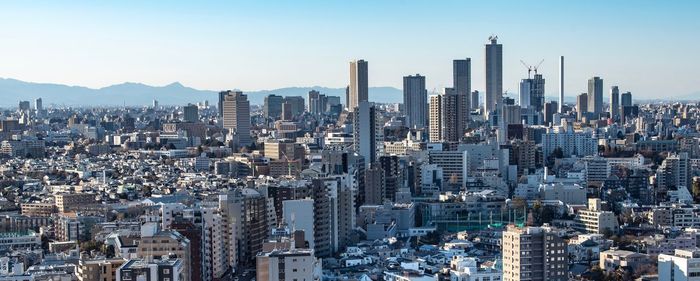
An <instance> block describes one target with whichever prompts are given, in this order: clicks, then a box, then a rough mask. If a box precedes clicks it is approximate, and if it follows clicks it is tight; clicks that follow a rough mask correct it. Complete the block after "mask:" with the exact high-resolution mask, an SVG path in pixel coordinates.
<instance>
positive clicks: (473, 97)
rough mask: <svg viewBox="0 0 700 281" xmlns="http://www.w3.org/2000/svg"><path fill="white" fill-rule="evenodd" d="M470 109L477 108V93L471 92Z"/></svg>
mask: <svg viewBox="0 0 700 281" xmlns="http://www.w3.org/2000/svg"><path fill="white" fill-rule="evenodd" d="M471 99H472V100H471V106H470V108H471V109H478V108H479V91H476V90H475V91H473V92H472V97H471Z"/></svg>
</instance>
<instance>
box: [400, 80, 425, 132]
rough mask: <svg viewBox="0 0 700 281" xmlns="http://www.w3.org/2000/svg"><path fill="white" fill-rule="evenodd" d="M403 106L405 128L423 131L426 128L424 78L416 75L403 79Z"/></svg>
mask: <svg viewBox="0 0 700 281" xmlns="http://www.w3.org/2000/svg"><path fill="white" fill-rule="evenodd" d="M403 106H404V108H405V111H406V125H407V127H409V128H412V129H413V128H417V129H423V128H425V127H427V126H428V90H427V89H425V76H421V75H420V74H416V75H415V76H412V75H409V76H404V77H403Z"/></svg>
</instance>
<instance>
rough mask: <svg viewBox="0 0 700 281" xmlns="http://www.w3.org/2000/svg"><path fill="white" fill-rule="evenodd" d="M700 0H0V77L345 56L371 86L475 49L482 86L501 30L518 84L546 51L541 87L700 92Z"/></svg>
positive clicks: (163, 79)
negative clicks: (592, 82) (490, 46)
mask: <svg viewBox="0 0 700 281" xmlns="http://www.w3.org/2000/svg"><path fill="white" fill-rule="evenodd" d="M697 11H700V1H646V0H638V1H597V0H586V1H548V0H542V1H391V0H386V1H362V0H360V1H3V2H1V3H0V77H4V78H15V79H19V80H24V81H31V82H46V83H60V84H67V85H80V86H87V87H93V88H99V87H106V86H109V85H112V84H118V83H123V82H140V83H145V84H149V85H166V84H170V83H172V82H175V81H178V82H181V83H182V84H184V85H186V86H190V87H193V88H197V89H208V90H222V89H242V90H264V89H275V88H281V87H290V86H315V85H318V86H327V87H344V86H345V85H347V84H348V80H349V74H348V72H349V66H348V62H349V61H351V60H354V59H365V60H367V61H368V62H369V84H370V86H393V87H396V88H399V89H400V88H401V87H402V77H403V76H406V75H410V74H416V73H420V74H421V75H425V76H426V83H427V87H428V90H429V91H431V92H432V91H440V89H442V88H443V87H450V86H451V84H452V81H451V80H452V73H451V71H452V60H453V59H460V58H466V57H469V58H471V59H472V88H473V89H476V90H483V89H484V44H485V43H486V42H487V38H488V37H489V36H490V35H492V34H495V35H497V36H498V38H499V43H502V44H503V52H504V55H503V67H504V77H503V78H504V80H503V83H504V85H503V89H504V90H506V91H507V92H509V93H510V94H509V95H510V96H512V97H517V92H518V83H519V81H520V79H522V78H525V77H526V76H527V70H526V68H525V67H524V66H523V65H522V64H521V62H520V60H523V61H525V62H526V63H528V64H537V63H538V62H539V61H540V60H543V59H544V62H543V63H542V65H541V66H540V67H539V73H540V74H543V76H544V78H545V79H546V93H547V95H549V96H556V95H557V93H558V89H557V83H558V74H557V69H558V66H557V64H558V57H559V56H560V55H563V56H565V58H566V78H565V88H566V90H565V93H566V95H567V96H569V97H572V96H575V95H576V94H579V93H581V92H585V91H586V89H587V79H588V78H590V77H592V76H600V77H602V78H603V79H604V87H605V88H606V94H607V89H608V88H609V87H610V86H612V85H619V87H620V90H621V91H631V92H632V93H633V95H634V96H635V98H659V97H672V96H688V95H689V94H691V93H698V95H700V70H699V69H700V68H699V67H698V63H700V51H698V46H700V36H698V30H700V18H698V17H697Z"/></svg>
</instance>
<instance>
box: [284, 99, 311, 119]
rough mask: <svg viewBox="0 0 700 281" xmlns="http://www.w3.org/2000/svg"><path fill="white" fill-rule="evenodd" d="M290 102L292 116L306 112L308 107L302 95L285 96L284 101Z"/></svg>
mask: <svg viewBox="0 0 700 281" xmlns="http://www.w3.org/2000/svg"><path fill="white" fill-rule="evenodd" d="M283 103H288V104H289V105H290V106H291V107H290V110H291V113H292V116H299V115H301V114H302V113H304V109H305V107H306V102H305V101H304V98H303V97H302V96H288V97H284V102H283Z"/></svg>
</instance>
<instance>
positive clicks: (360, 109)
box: [353, 101, 384, 167]
mask: <svg viewBox="0 0 700 281" xmlns="http://www.w3.org/2000/svg"><path fill="white" fill-rule="evenodd" d="M378 110H379V109H378V108H377V107H376V106H374V104H373V103H371V102H368V101H361V102H360V103H359V104H358V106H357V107H356V108H355V118H354V119H353V121H354V124H353V128H354V131H355V132H354V134H353V139H354V140H353V142H354V145H353V149H354V150H355V152H357V154H359V155H361V156H363V157H364V158H365V167H367V166H369V164H370V163H374V162H375V161H376V160H377V158H378V157H379V156H381V155H382V154H383V145H384V129H383V127H382V122H381V120H380V119H379V118H380V117H381V115H380V114H379V112H378Z"/></svg>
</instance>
